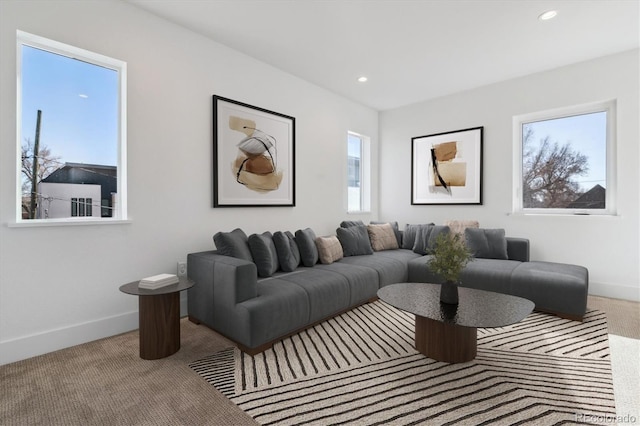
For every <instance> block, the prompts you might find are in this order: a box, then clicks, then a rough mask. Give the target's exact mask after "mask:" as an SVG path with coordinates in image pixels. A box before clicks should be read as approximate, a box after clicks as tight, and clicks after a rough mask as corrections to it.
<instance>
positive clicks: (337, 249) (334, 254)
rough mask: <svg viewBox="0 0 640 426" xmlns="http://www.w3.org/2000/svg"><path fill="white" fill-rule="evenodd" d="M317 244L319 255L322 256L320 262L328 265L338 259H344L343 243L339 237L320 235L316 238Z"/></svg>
mask: <svg viewBox="0 0 640 426" xmlns="http://www.w3.org/2000/svg"><path fill="white" fill-rule="evenodd" d="M316 246H317V247H318V256H319V257H320V263H324V264H325V265H328V264H330V263H333V262H335V261H336V260H340V259H342V256H343V252H342V245H341V244H340V241H339V240H338V237H336V236H335V235H334V236H330V237H318V238H316Z"/></svg>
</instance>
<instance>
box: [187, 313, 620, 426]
mask: <svg viewBox="0 0 640 426" xmlns="http://www.w3.org/2000/svg"><path fill="white" fill-rule="evenodd" d="M413 332H414V318H413V315H411V314H407V313H405V312H403V311H400V310H397V309H395V308H393V307H391V306H389V305H387V304H385V303H384V302H381V301H378V302H375V303H370V304H367V305H364V306H360V307H358V308H356V309H354V310H352V311H349V312H347V313H345V314H343V315H341V316H339V317H336V318H333V319H331V320H328V321H325V322H323V323H321V324H319V325H317V326H315V327H313V328H311V329H308V330H306V331H303V332H301V333H299V334H297V335H295V336H292V337H290V338H288V339H285V340H284V341H282V342H279V343H277V344H276V345H274V347H273V348H272V349H270V350H268V351H266V352H264V353H261V354H259V355H256V356H254V357H251V356H249V355H247V354H244V353H242V352H240V351H239V350H238V349H236V348H230V349H227V350H225V351H222V352H219V353H216V354H213V355H211V356H209V357H207V358H205V359H202V360H199V361H196V362H194V363H192V364H191V365H190V367H191V368H192V369H193V370H194V371H196V372H197V373H198V374H200V375H201V376H202V377H203V378H204V379H205V380H207V381H208V382H209V383H211V384H212V385H213V386H215V387H216V388H217V389H219V390H220V391H221V392H222V393H223V394H224V395H226V396H227V397H228V398H229V399H231V400H232V401H233V402H234V403H235V404H237V405H238V406H239V407H240V408H241V409H242V410H244V411H245V412H247V413H248V414H249V415H251V416H252V417H253V418H254V419H255V420H256V421H258V422H259V423H261V424H264V425H289V424H305V425H332V424H335V425H343V424H352V425H380V424H385V425H386V424H394V425H395V424H397V425H417V424H425V425H430V424H438V425H448V424H463V425H467V424H468V425H483V424H536V425H547V424H548V425H552V424H563V423H564V424H602V423H603V422H607V423H612V421H613V422H615V406H614V398H613V384H612V378H611V366H610V361H609V347H608V336H607V323H606V318H605V315H604V313H602V312H599V311H589V312H588V313H587V315H586V316H585V319H584V321H583V322H582V323H579V322H576V321H569V320H564V319H561V318H558V317H555V316H552V315H546V314H541V313H532V314H531V315H529V316H528V317H527V318H525V319H524V320H523V321H522V322H520V323H518V324H514V325H512V326H509V327H502V328H495V329H478V355H477V357H476V359H475V360H473V361H472V362H468V363H464V364H453V365H449V364H446V363H442V362H437V361H434V360H431V359H429V358H426V357H424V356H423V355H421V354H419V353H417V352H416V350H415V349H414V348H413Z"/></svg>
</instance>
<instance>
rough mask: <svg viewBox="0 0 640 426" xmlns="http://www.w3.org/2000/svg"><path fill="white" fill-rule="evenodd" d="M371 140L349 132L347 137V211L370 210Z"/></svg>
mask: <svg viewBox="0 0 640 426" xmlns="http://www.w3.org/2000/svg"><path fill="white" fill-rule="evenodd" d="M369 144H370V142H369V138H368V137H366V136H362V135H359V134H356V133H351V132H349V134H348V136H347V211H348V212H367V211H369V210H370V186H369V179H370V166H369V162H370V160H369V159H370V154H369Z"/></svg>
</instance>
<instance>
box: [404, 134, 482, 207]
mask: <svg viewBox="0 0 640 426" xmlns="http://www.w3.org/2000/svg"><path fill="white" fill-rule="evenodd" d="M483 129H484V128H483V127H474V128H471V129H464V130H456V131H453V132H444V133H436V134H432V135H426V136H418V137H414V138H411V204H418V205H419V204H482V133H483Z"/></svg>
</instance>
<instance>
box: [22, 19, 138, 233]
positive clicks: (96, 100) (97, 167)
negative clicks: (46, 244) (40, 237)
mask: <svg viewBox="0 0 640 426" xmlns="http://www.w3.org/2000/svg"><path fill="white" fill-rule="evenodd" d="M17 42H18V49H17V53H18V61H17V63H18V70H17V75H18V93H17V99H18V105H17V113H18V114H17V115H18V152H19V157H18V177H19V179H18V197H17V200H18V206H17V209H16V210H17V218H16V221H17V222H20V223H29V222H49V223H56V222H61V223H64V222H65V221H69V219H71V218H76V217H80V216H93V214H92V213H93V208H92V203H93V200H94V199H95V200H100V213H101V214H100V215H99V216H96V219H100V218H116V219H123V220H125V219H127V212H126V205H127V203H126V63H124V62H122V61H119V60H117V59H112V58H109V57H106V56H103V55H100V54H97V53H93V52H89V51H86V50H83V49H79V48H76V47H73V46H69V45H66V44H62V43H59V42H56V41H52V40H48V39H46V38H43V37H39V36H35V35H32V34H28V33H24V32H22V31H18V33H17ZM72 194H74V197H73V198H72V197H71V195H72ZM80 194H84V195H85V196H83V197H81V198H80V197H78V196H79V195H80ZM89 194H91V198H88V197H86V195H89Z"/></svg>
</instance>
